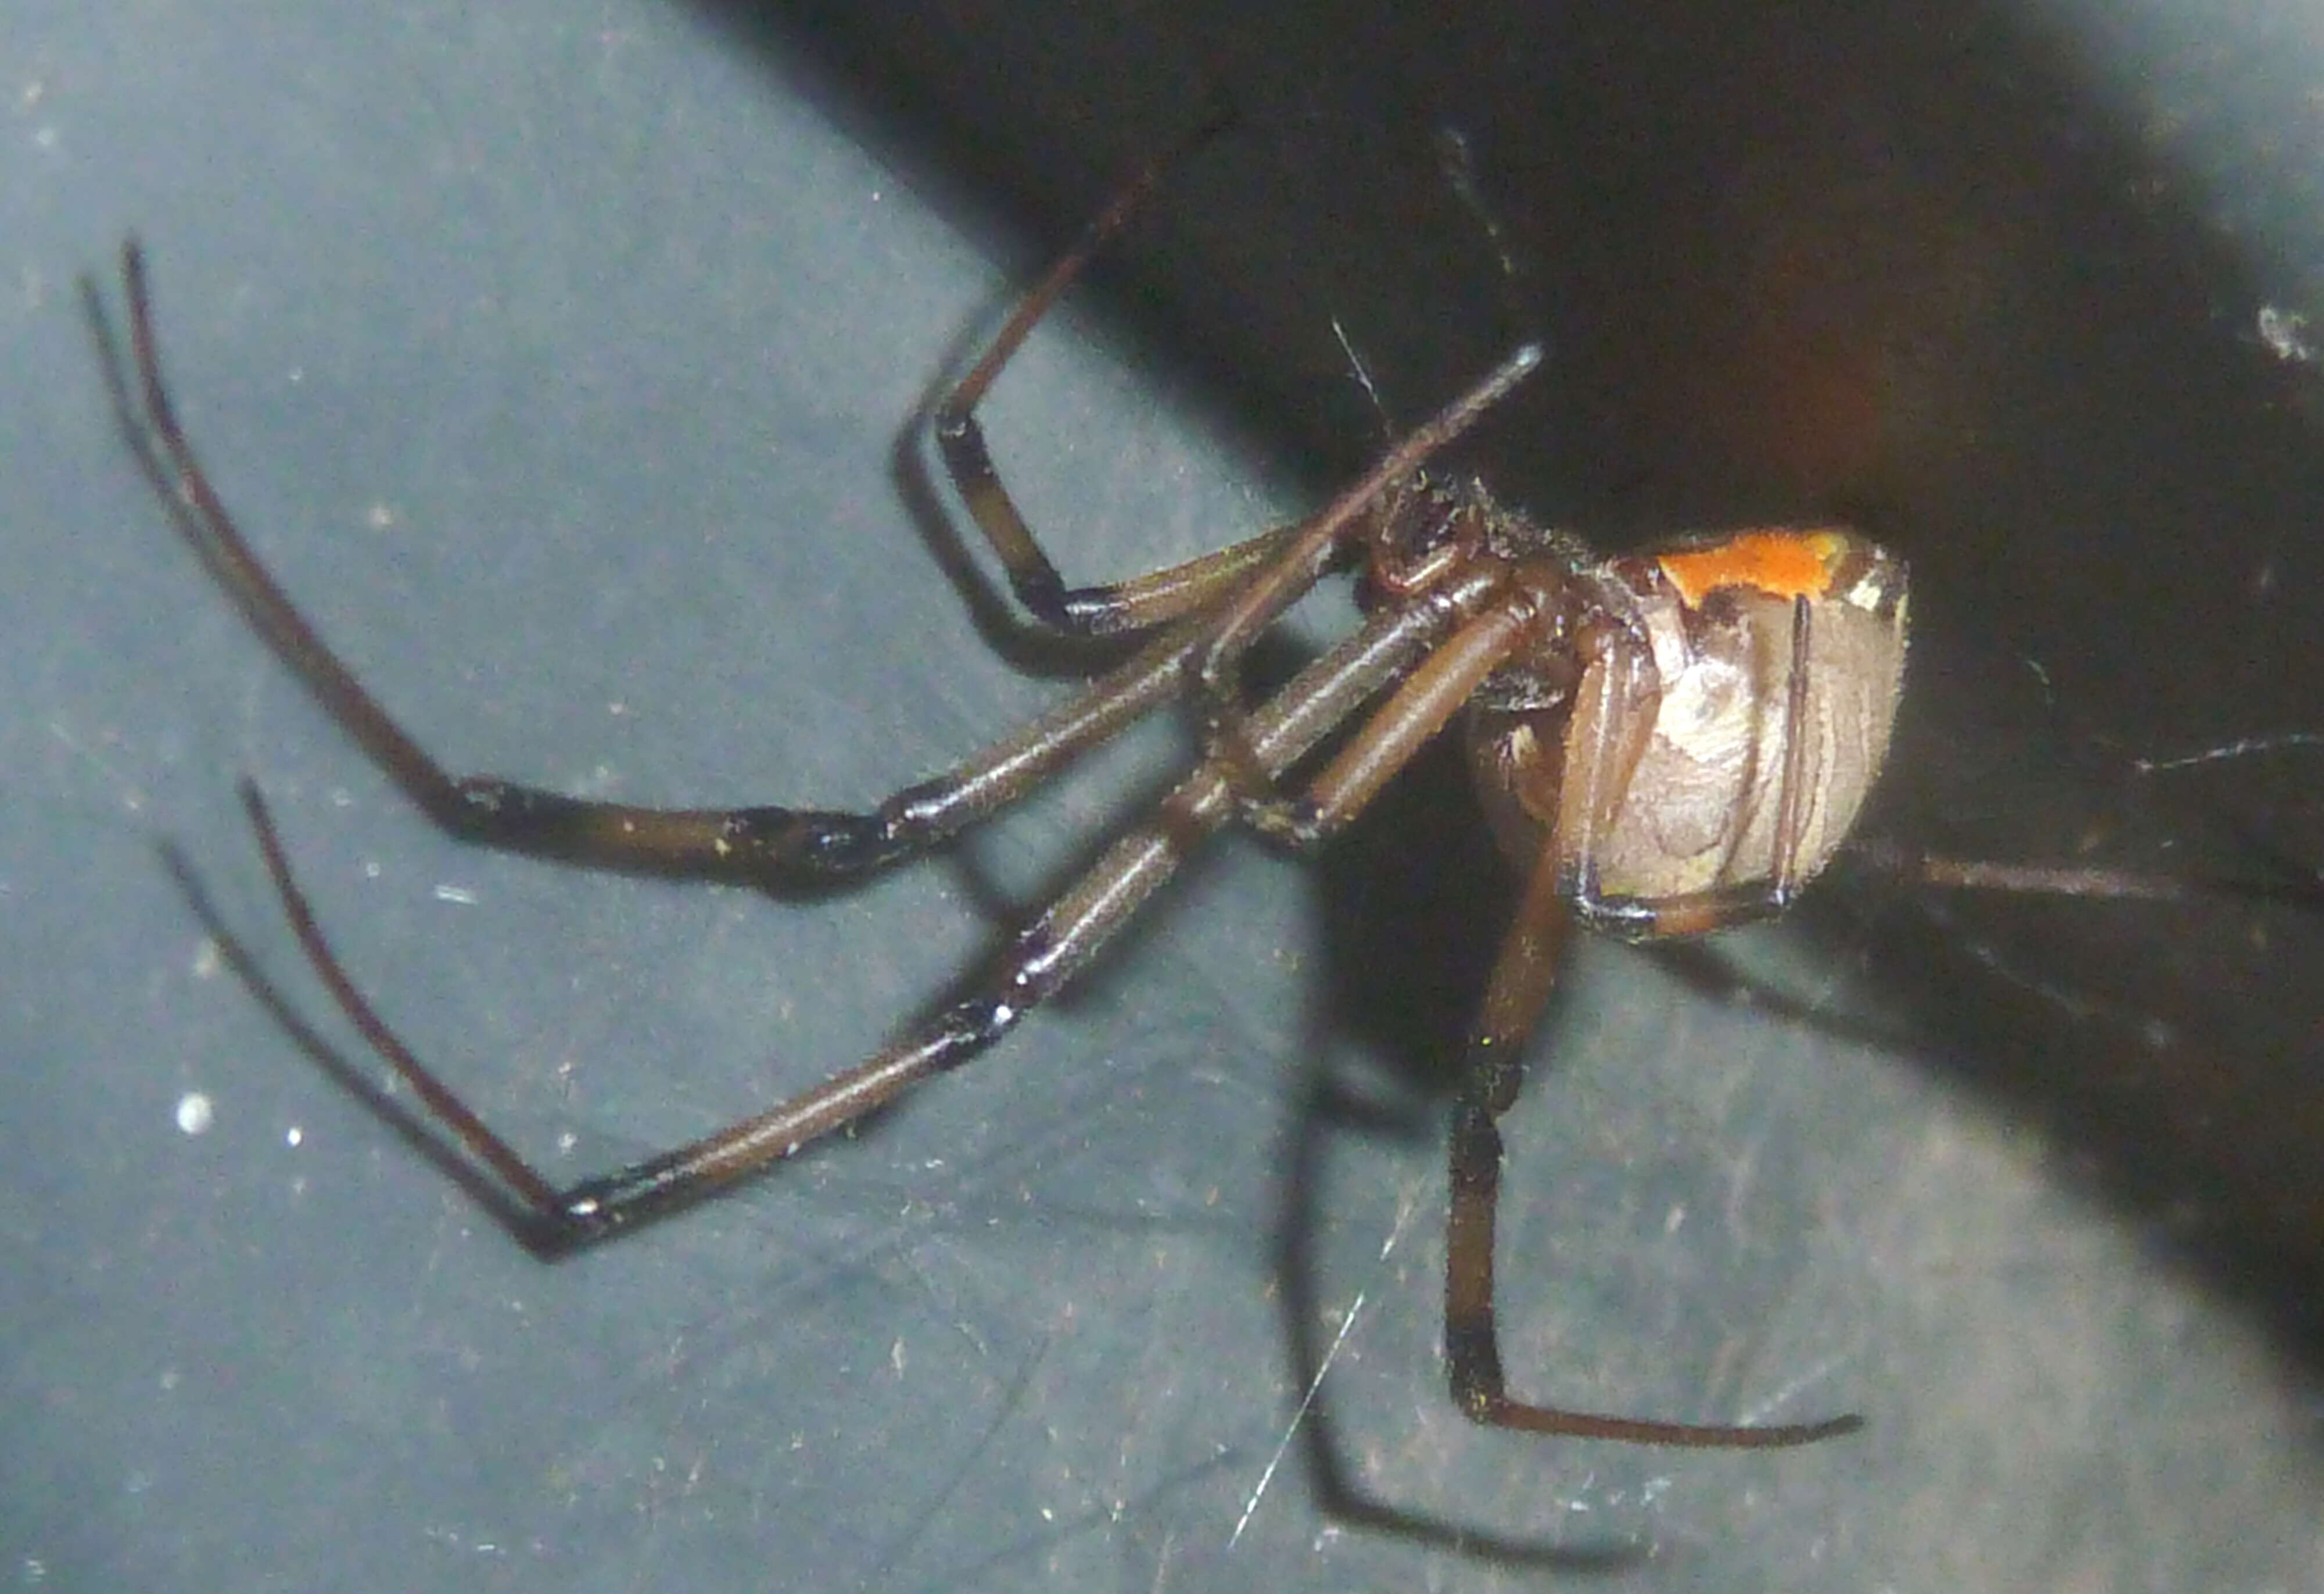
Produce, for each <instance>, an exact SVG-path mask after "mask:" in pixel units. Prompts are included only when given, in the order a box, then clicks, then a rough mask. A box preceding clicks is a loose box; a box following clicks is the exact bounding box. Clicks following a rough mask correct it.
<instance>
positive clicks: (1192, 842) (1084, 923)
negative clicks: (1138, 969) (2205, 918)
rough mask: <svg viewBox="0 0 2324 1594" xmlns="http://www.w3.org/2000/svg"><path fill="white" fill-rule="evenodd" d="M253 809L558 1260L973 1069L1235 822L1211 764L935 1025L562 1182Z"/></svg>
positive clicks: (1377, 620)
mask: <svg viewBox="0 0 2324 1594" xmlns="http://www.w3.org/2000/svg"><path fill="white" fill-rule="evenodd" d="M1464 617H1466V616H1463V615H1462V613H1460V612H1459V611H1457V610H1452V609H1447V608H1443V607H1437V606H1433V605H1424V606H1419V607H1414V608H1412V609H1408V610H1405V611H1400V612H1397V613H1392V614H1388V615H1383V616H1376V617H1374V618H1373V619H1372V620H1371V621H1370V622H1369V623H1368V624H1367V625H1366V626H1365V627H1364V628H1363V629H1362V630H1361V631H1360V632H1358V633H1357V634H1356V635H1353V636H1351V637H1350V638H1348V639H1347V640H1346V641H1345V642H1342V644H1340V645H1339V646H1337V647H1335V648H1333V650H1331V651H1330V652H1329V653H1325V654H1324V655H1323V657H1322V658H1320V659H1318V660H1316V661H1315V662H1314V663H1312V664H1310V665H1308V666H1307V668H1306V669H1305V670H1303V671H1301V672H1299V674H1298V675H1297V676H1296V677H1295V678H1294V679H1293V681H1291V683H1290V684H1289V685H1288V686H1286V687H1285V688H1284V689H1283V690H1282V691H1281V692H1279V693H1278V694H1277V696H1276V697H1275V698H1273V699H1272V700H1269V701H1268V704H1267V705H1266V706H1265V707H1264V708H1262V709H1259V711H1258V713H1257V714H1256V715H1255V716H1254V717H1253V718H1252V721H1251V723H1252V727H1253V730H1254V746H1255V749H1256V752H1257V755H1258V756H1259V758H1260V759H1261V760H1262V761H1263V762H1264V764H1265V765H1266V767H1267V768H1268V771H1269V772H1270V773H1279V772H1281V771H1282V770H1285V769H1287V768H1289V767H1290V766H1291V765H1293V764H1295V763H1296V762H1297V761H1298V760H1299V759H1300V758H1301V757H1302V756H1304V755H1305V754H1306V753H1307V752H1308V750H1309V749H1311V748H1313V747H1314V746H1315V744H1316V743H1317V742H1318V741H1319V740H1321V739H1322V738H1323V737H1325V736H1326V735H1328V734H1329V733H1330V732H1331V731H1332V729H1333V727H1336V726H1338V725H1339V724H1341V723H1342V721H1344V720H1345V719H1346V718H1348V717H1349V716H1350V715H1351V714H1352V713H1354V712H1355V711H1356V709H1358V708H1360V706H1361V705H1362V704H1363V703H1364V702H1365V700H1368V699H1369V698H1370V697H1371V696H1372V695H1373V694H1374V693H1376V692H1378V691H1379V690H1380V689H1381V688H1382V687H1383V686H1385V685H1387V684H1388V682H1390V681H1395V680H1397V679H1398V678H1399V677H1401V676H1403V675H1405V674H1406V673H1408V672H1411V671H1412V670H1413V669H1414V668H1415V667H1416V665H1417V664H1418V663H1420V661H1421V660H1423V659H1424V658H1425V657H1426V656H1427V655H1428V654H1429V653H1430V652H1431V651H1432V650H1433V649H1434V648H1436V647H1437V646H1439V645H1440V644H1442V643H1443V640H1444V637H1445V635H1446V633H1447V632H1449V631H1450V630H1452V628H1453V627H1454V626H1456V625H1458V624H1459V623H1460V622H1461V621H1462V619H1463V618H1464ZM244 802H245V803H246V804H247V806H248V808H249V811H250V817H251V821H252V824H253V825H254V828H255V829H256V830H257V832H258V837H259V842H260V846H261V847H262V848H263V851H264V853H265V856H266V864H267V868H268V870H269V872H270V873H271V874H272V876H273V878H274V883H275V886H276V889H277V891H278V892H279V893H280V894H281V898H282V903H283V907H284V911H285V912H286V913H287V914H288V915H289V917H290V920H291V926H292V928H293V930H294V931H296V933H297V935H298V938H299V942H300V947H301V949H302V950H304V951H305V952H306V954H307V957H308V960H309V962H310V963H311V964H312V965H313V966H314V968H315V969H316V972H317V973H318V976H319V977H320V978H322V980H323V982H324V984H325V985H326V986H327V987H328V988H329V990H330V992H331V995H332V996H333V998H334V999H335V1000H336V1001H337V1004H338V1006H339V1007H340V1008H341V1010H342V1011H343V1012H345V1013H346V1015H347V1016H348V1018H349V1019H350V1020H351V1021H352V1022H353V1023H354V1024H355V1027H356V1029H357V1030H358V1031H359V1032H360V1033H362V1035H363V1037H364V1041H365V1042H366V1043H369V1044H370V1046H371V1047H372V1049H373V1050H374V1052H377V1053H378V1054H379V1056H380V1057H381V1058H382V1059H383V1061H385V1062H386V1063H387V1064H388V1066H389V1067H390V1068H391V1069H392V1070H394V1071H395V1073H396V1074H397V1076H398V1077H400V1078H401V1080H403V1081H404V1083H405V1084H406V1085H408V1086H409V1087H410V1089H411V1090H412V1091H413V1093H414V1094H415V1095H416V1096H418V1098H420V1101H421V1103H422V1104H423V1105H424V1106H425V1107H426V1108H427V1110H428V1112H429V1114H430V1115H431V1116H432V1117H433V1118H434V1119H435V1121H436V1122H437V1123H438V1125H440V1126H442V1127H443V1128H444V1129H445V1130H446V1131H447V1132H448V1133H449V1135H451V1136H452V1138H453V1139H455V1140H457V1142H458V1143H459V1145H461V1146H462V1147H464V1148H465V1149H466V1154H467V1155H468V1156H469V1157H471V1158H473V1159H474V1162H475V1164H476V1165H478V1166H480V1167H482V1168H483V1169H485V1170H488V1171H489V1172H490V1174H491V1175H492V1177H493V1180H495V1181H496V1182H497V1184H498V1186H499V1188H500V1189H501V1190H502V1191H504V1192H505V1193H506V1194H507V1196H508V1197H510V1198H511V1200H512V1206H511V1207H510V1209H508V1210H506V1211H505V1212H503V1213H502V1216H503V1219H504V1220H505V1221H507V1222H508V1223H509V1225H510V1227H511V1228H512V1229H513V1230H514V1231H515V1232H516V1233H517V1235H518V1237H519V1238H521V1240H523V1241H524V1242H525V1243H526V1244H527V1245H529V1246H532V1247H534V1248H535V1249H538V1250H541V1251H546V1252H558V1251H565V1250H570V1249H572V1248H574V1247H576V1246H583V1245H586V1244H588V1243H590V1242H592V1241H595V1240H597V1239H601V1238H604V1237H606V1236H608V1235H610V1234H613V1233H617V1232H620V1231H622V1229H623V1228H627V1227H629V1226H630V1225H632V1224H634V1223H636V1222H638V1221H640V1220H642V1219H648V1218H651V1217H657V1216H660V1215H662V1214H664V1213H667V1212H669V1211H672V1210H675V1209H678V1208H681V1207H685V1206H688V1205H691V1204H692V1203H694V1202H696V1201H697V1200H703V1199H705V1197H708V1196H710V1195H712V1194H715V1192H717V1191H720V1190H723V1189H724V1188H726V1187H727V1186H728V1185H730V1184H732V1183H733V1182H734V1181H736V1180H738V1179H740V1178H742V1177H743V1176H745V1175H746V1174H749V1173H751V1172H754V1171H756V1170H758V1169H761V1168H763V1167H766V1166H767V1165H769V1164H770V1163H776V1162H779V1161H781V1160H783V1159H784V1158H787V1157H788V1156H790V1155H791V1154H794V1153H796V1152H798V1151H799V1150H800V1149H802V1148H803V1147H805V1146H806V1145H808V1144H809V1143H811V1142H813V1141H815V1140H816V1139H818V1138H820V1137H821V1136H823V1135H828V1134H830V1133H831V1132H832V1131H834V1130H835V1129H838V1128H841V1127H844V1126H846V1125H848V1124H851V1123H853V1122H855V1121H856V1120H857V1119H859V1118H861V1117H863V1116H864V1115H865V1114H867V1113H869V1112H871V1111H872V1110H874V1109H875V1108H877V1107H880V1106H881V1105H882V1104H884V1103H886V1102H889V1101H891V1100H893V1099H894V1098H896V1097H898V1096H899V1095H900V1094H902V1093H903V1092H904V1091H905V1090H907V1089H909V1088H911V1087H912V1086H913V1085H915V1084H917V1083H918V1082H919V1081H921V1080H925V1079H927V1078H928V1077H930V1076H931V1075H934V1074H937V1073H942V1072H945V1071H946V1070H951V1069H954V1068H957V1067H958V1066H960V1065H961V1064H962V1063H964V1062H966V1061H969V1060H970V1059H971V1058H973V1057H974V1056H975V1055H976V1054H977V1053H979V1052H982V1051H983V1050H984V1049H985V1048H986V1047H988V1046H990V1045H991V1044H992V1043H994V1042H995V1041H997V1040H999V1039H1000V1038H1001V1036H1002V1035H1003V1034H1005V1033H1008V1032H1009V1031H1010V1029H1012V1028H1014V1027H1015V1026H1016V1024H1017V1023H1018V1021H1019V1019H1021V1018H1022V1017H1023V1016H1024V1015H1025V1014H1026V1013H1027V1012H1028V1011H1030V1010H1031V1009H1032V1008H1033V1007H1035V1006H1038V1005H1039V1004H1041V1003H1042V1002H1044V1001H1046V1000H1047V998H1048V997H1049V996H1052V995H1054V994H1055V993H1056V991H1057V990H1058V989H1060V988H1061V987H1064V986H1065V984H1066V983H1067V982H1068V981H1069V980H1071V979H1072V978H1074V976H1075V975H1077V974H1078V973H1079V972H1080V971H1081V970H1082V968H1084V967H1085V966H1086V965H1087V964H1088V963H1089V961H1090V959H1092V958H1093V957H1095V956H1096V954H1097V952H1098V950H1099V949H1100V948H1102V946H1104V945H1105V943H1106V942H1107V941H1110V940H1111V938H1112V936H1113V934H1114V932H1115V931H1118V930H1119V929H1120V927H1121V926H1122V925H1123V924H1124V923H1126V922H1128V921H1129V919H1130V916H1131V915H1132V914H1133V913H1136V912H1137V910H1138V909H1139V907H1140V906H1142V905H1143V904H1145V902H1146V901H1147V899H1148V897H1150V896H1152V895H1153V894H1154V893H1155V892H1156V891H1157V890H1158V889H1159V888H1160V887H1161V885H1163V884H1164V883H1165V882H1166V881H1167V880H1168V879H1169V878H1170V877H1171V876H1173V875H1174V874H1176V871H1177V867H1178V865H1179V864H1180V862H1182V861H1183V860H1184V858H1185V857H1186V855H1187V854H1188V853H1189V852H1191V851H1192V850H1193V848H1194V847H1195V846H1196V845H1198V844H1199V843H1200V842H1201V841H1202V840H1203V839H1204V838H1206V837H1208V836H1209V835H1210V834H1211V833H1212V832H1213V831H1214V830H1216V829H1218V828H1219V827H1220V826H1221V825H1222V824H1223V823H1225V822H1226V821H1227V820H1229V819H1230V818H1231V817H1232V815H1233V813H1234V801H1233V798H1232V795H1231V792H1230V789H1229V783H1228V781H1227V778H1226V775H1225V774H1224V772H1223V771H1222V770H1221V769H1220V768H1219V766H1218V765H1217V763H1216V762H1215V761H1210V762H1206V763H1204V764H1203V765H1202V766H1200V767H1199V768H1197V769H1196V770H1195V771H1194V773H1193V774H1190V775H1189V776H1188V777H1187V778H1186V779H1185V781H1184V782H1182V783H1180V784H1179V786H1178V787H1177V789H1176V790H1175V791H1174V792H1171V793H1170V794H1169V795H1168V796H1167V797H1166V798H1165V799H1164V800H1163V801H1162V802H1161V803H1160V804H1159V805H1158V807H1157V809H1156V810H1155V811H1154V812H1153V813H1152V815H1151V816H1150V817H1149V818H1148V820H1146V821H1145V822H1143V823H1142V824H1140V825H1139V826H1137V827H1136V828H1135V829H1132V830H1130V833H1129V834H1127V835H1126V836H1124V837H1123V838H1122V839H1120V840H1119V841H1117V842H1115V843H1114V844H1113V846H1112V847H1111V848H1108V849H1107V851H1106V852H1105V854H1104V855H1103V856H1102V857H1100V858H1099V859H1098V861H1097V862H1096V864H1094V865H1093V867H1091V868H1090V870H1089V871H1088V872H1087V873H1086V874H1084V876H1082V877H1081V879H1080V880H1078V881H1077V882H1075V883H1074V885H1072V886H1070V887H1068V888H1067V889H1066V891H1065V893H1064V894H1062V895H1061V896H1059V897H1058V898H1057V899H1056V902H1054V903H1053V904H1050V906H1049V907H1048V909H1047V911H1046V912H1044V913H1042V914H1041V916H1040V917H1039V918H1038V919H1037V921H1035V922H1033V923H1032V924H1030V925H1028V926H1027V927H1026V929H1025V930H1024V931H1021V932H1020V933H1019V935H1018V936H1017V938H1016V941H1015V943H1014V944H1013V945H1012V946H1011V947H1010V950H1008V952H1007V953H1006V954H1005V955H1004V956H1003V957H1002V958H1001V960H1000V961H999V963H998V964H997V966H996V967H995V968H993V969H992V970H991V972H990V973H989V974H988V975H986V976H985V978H982V979H981V980H979V981H976V982H974V984H973V986H971V987H969V988H968V991H967V994H966V995H964V996H963V997H962V998H961V999H960V1000H958V1001H956V1002H954V1004H952V1005H951V1006H948V1007H947V1008H945V1010H944V1011H943V1012H941V1013H939V1014H938V1015H936V1017H935V1018H934V1019H933V1020H932V1021H930V1022H928V1023H926V1024H920V1025H918V1026H917V1027H915V1028H913V1029H912V1030H910V1031H909V1032H908V1033H906V1034H904V1035H903V1036H902V1037H901V1038H899V1039H898V1040H897V1041H895V1042H894V1043H891V1044H890V1045H889V1046H887V1047H885V1048H883V1049H882V1050H881V1051H880V1052H876V1053H874V1054H873V1055H872V1056H871V1058H870V1059H869V1060H867V1061H864V1062H862V1063H860V1064H858V1065H857V1066H855V1067H854V1068H852V1069H849V1070H845V1071H844V1072H842V1073H838V1074H835V1075H833V1076H832V1077H831V1078H829V1079H827V1080H825V1081H824V1082H823V1083H821V1084H819V1085H816V1086H815V1087H814V1088H812V1089H808V1090H806V1091H803V1092H801V1093H800V1094H798V1096H795V1097H793V1098H790V1099H788V1100H787V1101H784V1102H782V1103H780V1104H779V1105H777V1106H776V1107H772V1108H770V1109H769V1110H768V1111H766V1112H763V1113H761V1114H759V1115H757V1116H755V1117H750V1118H746V1119H743V1120H742V1122H740V1123H737V1124H734V1125H732V1126H728V1127H727V1128H724V1129H722V1130H719V1131H718V1132H717V1133H715V1134H713V1135H705V1136H704V1137H703V1138H701V1139H699V1140H696V1141H695V1142H693V1143H692V1144H690V1145H683V1146H680V1147H678V1148H677V1149H676V1150H674V1151H670V1152H667V1153H664V1154H660V1155H659V1156H655V1157H650V1158H649V1159H647V1160H646V1161H644V1162H641V1163H636V1164H634V1165H632V1166H631V1167H629V1168H626V1169H623V1170H622V1171H621V1172H617V1173H614V1174H612V1175H609V1176H606V1177H604V1178H597V1179H589V1180H585V1181H583V1182H580V1183H578V1184H576V1185H571V1186H567V1187H561V1188H560V1187H559V1186H558V1185H556V1184H554V1183H552V1182H550V1181H549V1180H548V1179H546V1178H544V1177H543V1176H542V1175H541V1174H540V1172H539V1171H538V1170H537V1169H535V1168H534V1167H533V1166H532V1165H531V1164H530V1163H528V1162H527V1161H526V1160H525V1158H524V1156H523V1155H522V1154H521V1153H520V1152H518V1151H517V1150H516V1148H515V1147H514V1146H512V1145H510V1144H509V1143H508V1142H507V1141H506V1140H504V1139H503V1138H502V1137H501V1136H500V1135H498V1134H497V1133H495V1132H494V1131H493V1129H492V1128H491V1127H490V1126H487V1125H486V1124H485V1123H484V1121H483V1120H482V1119H481V1118H480V1117H477V1116H476V1114H475V1112H474V1111H473V1110H471V1109H470V1108H469V1107H467V1105H466V1103H465V1102H463V1101H462V1100H461V1099H460V1098H459V1097H458V1096H457V1093H455V1092H454V1091H453V1090H452V1089H451V1088H450V1087H449V1086H447V1084H445V1083H444V1082H443V1080H441V1079H439V1078H438V1076H437V1074H436V1073H435V1071H434V1070H432V1069H430V1068H429V1067H428V1065H426V1064H425V1063H423V1062H422V1061H420V1058H419V1057H418V1056H417V1055H416V1054H415V1053H414V1052H412V1051H411V1049H410V1047H409V1046H408V1045H406V1044H405V1043H404V1042H403V1041H402V1040H401V1037H399V1036H398V1035H397V1034H396V1033H395V1032H394V1030H393V1029H392V1027H391V1026H390V1025H389V1024H388V1023H387V1021H386V1020H385V1018H383V1016H382V1015H380V1013H379V1012H378V1010H377V1009H376V1008H374V1006H372V1004H371V1002H370V1000H369V999H368V998H367V997H366V996H364V994H363V993H362V991H361V990H360V989H359V988H358V987H356V985H355V981H354V979H353V978H351V977H350V976H349V975H348V973H347V972H346V968H344V967H343V966H342V965H341V964H340V962H339V960H338V958H337V954H335V953H334V952H333V951H332V950H331V947H330V944H329V942H328V941H327V939H326V938H325V936H324V934H323V931H322V930H321V927H320V926H319V924H318V922H317V921H316V919H315V917H314V914H313V913H312V912H311V910H310V909H309V906H308V904H307V901H306V897H305V894H303V893H302V892H301V891H300V888H299V885H298V882H297V880H296V878H295V877H294V876H293V875H292V873H291V866H290V861H289V857H288V855H287V853H286V851H285V849H284V848H283V846H282V843H281V839H280V837H279V836H278V835H277V833H276V831H275V829H274V825H273V822H272V818H271V817H270V816H269V814H268V812H267V811H266V807H265V804H264V802H263V801H262V800H261V799H260V797H259V795H258V793H257V790H256V788H255V787H253V786H250V785H247V784H245V786H244ZM407 1127H408V1125H407Z"/></svg>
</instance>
